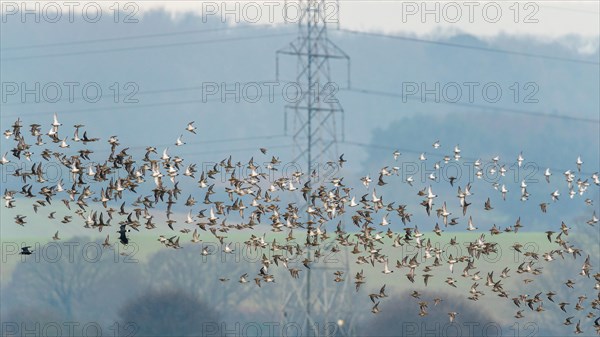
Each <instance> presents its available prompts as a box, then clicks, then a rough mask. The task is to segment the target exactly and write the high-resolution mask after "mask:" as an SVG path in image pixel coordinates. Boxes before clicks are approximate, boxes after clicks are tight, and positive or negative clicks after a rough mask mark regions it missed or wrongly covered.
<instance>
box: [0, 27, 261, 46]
mask: <svg viewBox="0 0 600 337" xmlns="http://www.w3.org/2000/svg"><path fill="white" fill-rule="evenodd" d="M259 27H260V26H237V27H222V28H209V29H194V30H184V31H179V32H168V33H155V34H142V35H131V36H117V37H107V38H99V39H89V40H77V41H62V42H60V41H58V42H53V43H42V44H33V45H27V46H14V47H2V51H3V52H6V51H8V52H10V51H13V50H25V49H35V48H48V47H64V46H76V45H83V44H94V43H103V42H115V41H131V40H141V39H149V38H157V37H167V36H178V35H191V34H203V33H214V32H226V31H232V30H242V29H251V28H259Z"/></svg>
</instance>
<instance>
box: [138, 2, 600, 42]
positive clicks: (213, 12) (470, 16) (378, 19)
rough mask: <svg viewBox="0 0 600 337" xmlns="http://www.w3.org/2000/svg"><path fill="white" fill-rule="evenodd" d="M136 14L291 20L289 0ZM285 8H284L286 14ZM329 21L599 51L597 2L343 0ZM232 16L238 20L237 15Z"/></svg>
mask: <svg viewBox="0 0 600 337" xmlns="http://www.w3.org/2000/svg"><path fill="white" fill-rule="evenodd" d="M139 6H140V7H139V8H140V12H141V13H142V14H143V12H144V11H149V10H154V9H157V8H161V9H164V10H166V11H168V12H170V13H172V14H173V17H174V18H176V17H177V16H178V15H180V14H182V13H189V12H193V13H196V14H198V15H203V16H204V17H210V16H212V17H217V18H223V19H224V20H227V21H230V22H235V21H238V22H252V23H254V22H257V23H265V24H280V23H283V22H284V18H288V19H289V21H292V22H294V21H295V20H294V19H295V18H296V16H297V15H296V11H297V9H298V5H297V4H295V2H294V1H291V2H290V1H288V2H287V5H286V4H285V3H284V2H283V1H235V2H234V1H169V2H160V3H159V2H153V1H144V2H139ZM285 9H287V10H288V11H287V14H286V11H285ZM325 12H326V16H327V18H329V19H330V22H332V23H334V24H337V23H338V15H337V14H339V17H340V19H339V24H340V26H341V27H343V28H347V29H357V30H371V31H373V30H374V31H383V32H390V33H391V32H394V33H400V32H401V33H412V34H417V35H420V36H423V35H429V36H431V35H449V34H453V33H457V32H465V33H468V34H471V35H474V36H479V37H494V36H497V35H500V34H509V35H531V36H536V37H539V38H542V39H555V38H560V37H565V36H570V35H577V36H580V37H581V38H583V39H585V41H582V42H581V46H580V49H581V51H582V52H592V51H593V50H594V48H598V36H599V30H600V27H599V22H598V15H600V5H599V2H598V1H537V2H532V1H518V2H517V1H486V2H483V1H385V0H375V1H373V0H370V1H364V0H342V1H340V6H339V12H338V11H336V9H335V5H334V4H331V5H327V6H326V7H325ZM236 15H237V17H236Z"/></svg>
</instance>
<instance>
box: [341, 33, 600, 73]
mask: <svg viewBox="0 0 600 337" xmlns="http://www.w3.org/2000/svg"><path fill="white" fill-rule="evenodd" d="M339 31H341V32H345V33H349V34H354V35H363V36H372V37H381V38H387V39H394V40H403V41H407V42H415V43H424V44H433V45H439V46H444V47H452V48H462V49H470V50H475V51H481V52H488V53H497V54H506V55H516V56H523V57H531V58H538V59H545V60H553V61H562V62H571V63H578V64H587V65H595V66H598V65H600V62H597V61H587V60H580V59H572V58H568V57H560V56H552V55H544V54H534V53H526V52H520V51H515V50H506V49H496V48H488V47H478V46H469V45H465V44H459V43H453V42H444V41H435V40H426V39H420V38H415V37H407V36H399V35H388V34H381V33H371V32H362V31H358V30H351V29H340V30H339Z"/></svg>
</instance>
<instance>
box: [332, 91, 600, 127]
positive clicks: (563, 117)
mask: <svg viewBox="0 0 600 337" xmlns="http://www.w3.org/2000/svg"><path fill="white" fill-rule="evenodd" d="M341 90H345V91H350V92H356V93H361V94H367V95H378V96H387V97H393V98H406V99H411V100H420V98H419V97H412V96H405V95H402V94H398V93H393V92H385V91H377V90H369V89H361V88H348V89H341ZM432 103H433V102H432ZM435 104H447V105H456V106H461V107H466V108H472V109H482V110H478V111H480V112H484V113H485V112H489V111H490V110H491V111H497V112H505V113H511V114H518V115H527V116H533V117H540V118H553V119H561V120H570V121H577V122H586V123H593V124H600V120H597V119H591V118H583V117H574V116H566V115H551V114H548V113H543V112H537V111H528V110H521V109H513V108H500V107H496V106H488V105H483V104H473V103H461V102H456V103H452V102H445V101H440V102H435ZM486 110H488V111H486Z"/></svg>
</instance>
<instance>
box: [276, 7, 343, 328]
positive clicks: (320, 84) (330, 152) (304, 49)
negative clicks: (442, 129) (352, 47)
mask: <svg viewBox="0 0 600 337" xmlns="http://www.w3.org/2000/svg"><path fill="white" fill-rule="evenodd" d="M297 3H298V4H299V5H300V6H299V7H300V8H301V9H302V10H301V15H300V19H299V21H298V28H299V29H298V33H299V34H298V37H297V38H296V39H295V40H294V41H292V42H291V43H290V44H289V45H288V46H287V47H285V48H283V49H280V50H279V51H277V79H278V80H281V78H280V71H279V57H280V56H295V57H296V58H297V72H296V77H295V79H294V80H293V81H290V82H292V83H293V84H294V86H295V87H296V89H297V91H298V97H297V98H296V99H294V100H293V102H288V104H286V106H285V133H286V135H288V123H289V119H290V118H288V115H289V114H292V115H293V116H292V118H293V129H292V131H291V132H292V133H291V136H292V138H293V142H294V152H295V158H294V162H295V163H298V164H301V165H303V166H304V165H305V166H304V167H306V169H307V171H306V174H307V175H309V176H310V175H311V174H312V172H313V171H315V172H317V177H318V174H319V172H321V170H323V169H325V166H324V163H325V162H328V161H333V162H337V159H338V157H339V153H338V148H337V141H338V139H339V138H342V140H343V138H344V128H343V124H344V110H343V108H342V106H341V104H340V103H339V101H338V100H337V98H336V97H335V96H336V93H337V91H338V89H339V87H340V86H339V85H338V84H337V82H335V81H332V71H331V67H330V63H329V61H330V60H332V59H337V60H342V61H345V62H346V64H347V66H348V69H349V66H350V58H349V57H348V55H346V53H344V52H343V51H342V50H341V49H340V48H339V47H338V46H337V45H335V44H334V43H333V42H332V41H331V40H329V38H328V35H327V26H328V24H331V23H339V21H338V20H339V17H336V16H337V13H338V3H337V1H327V0H300V1H298V2H297ZM348 74H349V72H348ZM347 78H348V82H349V75H348V77H347ZM314 179H315V178H309V186H310V184H311V183H314ZM310 181H312V182H310ZM307 249H308V258H309V259H310V258H311V252H310V247H307ZM321 249H322V250H324V251H329V250H330V249H331V247H321ZM335 256H336V258H338V259H340V261H338V263H337V264H335V265H334V264H328V263H322V262H324V261H323V258H321V259H320V260H319V263H315V264H312V265H311V268H310V269H306V270H305V271H306V272H305V273H304V274H305V282H303V283H300V282H292V284H293V286H294V289H292V291H290V294H289V296H288V298H287V299H286V304H285V314H284V315H285V319H286V320H287V321H288V322H290V323H295V324H303V325H304V327H303V333H302V335H303V336H313V335H314V336H319V335H326V336H332V335H338V336H350V335H352V334H353V331H354V324H353V319H352V317H353V316H354V315H353V313H352V310H351V308H352V306H351V303H350V300H351V298H352V297H351V296H352V295H353V291H352V289H351V287H350V280H351V278H352V276H351V275H350V273H349V266H348V261H349V257H348V250H347V248H346V247H345V246H344V247H342V248H341V252H339V253H337V254H336V255H335ZM325 262H326V261H325ZM335 270H340V271H343V272H344V274H343V278H344V281H342V282H340V283H335V282H333V278H334V277H333V271H335ZM334 332H335V333H334Z"/></svg>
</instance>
